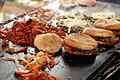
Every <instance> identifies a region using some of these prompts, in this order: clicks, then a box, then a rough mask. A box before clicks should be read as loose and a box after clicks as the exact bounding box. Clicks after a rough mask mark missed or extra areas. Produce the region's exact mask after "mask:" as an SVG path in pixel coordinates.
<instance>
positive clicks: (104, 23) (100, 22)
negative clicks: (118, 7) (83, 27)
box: [94, 19, 120, 30]
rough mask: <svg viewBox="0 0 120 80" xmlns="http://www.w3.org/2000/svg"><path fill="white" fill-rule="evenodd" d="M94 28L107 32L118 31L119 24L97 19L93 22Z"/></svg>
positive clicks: (119, 28) (114, 21)
mask: <svg viewBox="0 0 120 80" xmlns="http://www.w3.org/2000/svg"><path fill="white" fill-rule="evenodd" d="M94 26H95V27H96V28H103V29H108V30H120V22H119V21H117V20H113V19H98V20H96V21H95V23H94Z"/></svg>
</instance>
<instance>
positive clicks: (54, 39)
mask: <svg viewBox="0 0 120 80" xmlns="http://www.w3.org/2000/svg"><path fill="white" fill-rule="evenodd" d="M34 45H35V46H36V47H37V48H38V49H39V50H43V51H47V52H49V53H55V52H57V51H59V50H60V49H61V47H62V40H61V38H60V37H59V36H58V35H57V34H55V33H47V34H39V35H37V36H36V38H35V40H34Z"/></svg>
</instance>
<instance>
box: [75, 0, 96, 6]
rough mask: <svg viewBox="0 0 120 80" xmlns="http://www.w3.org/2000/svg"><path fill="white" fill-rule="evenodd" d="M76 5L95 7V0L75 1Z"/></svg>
mask: <svg viewBox="0 0 120 80" xmlns="http://www.w3.org/2000/svg"><path fill="white" fill-rule="evenodd" d="M77 3H78V4H80V5H86V6H95V5H96V3H97V2H96V0H77Z"/></svg>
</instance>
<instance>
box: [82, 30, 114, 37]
mask: <svg viewBox="0 0 120 80" xmlns="http://www.w3.org/2000/svg"><path fill="white" fill-rule="evenodd" d="M82 33H84V34H87V35H90V36H95V37H112V36H113V35H114V33H113V32H112V31H110V30H105V29H99V28H85V29H84V30H83V32H82Z"/></svg>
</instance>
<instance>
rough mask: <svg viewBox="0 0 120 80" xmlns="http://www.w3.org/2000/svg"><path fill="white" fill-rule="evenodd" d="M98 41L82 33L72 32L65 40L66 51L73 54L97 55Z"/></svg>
mask: <svg viewBox="0 0 120 80" xmlns="http://www.w3.org/2000/svg"><path fill="white" fill-rule="evenodd" d="M97 45H98V43H97V41H96V40H94V39H93V38H92V37H90V36H89V35H86V34H82V33H71V34H69V35H68V36H66V37H65V39H64V40H63V47H64V49H65V50H66V52H68V53H70V54H73V55H96V53H97Z"/></svg>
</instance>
